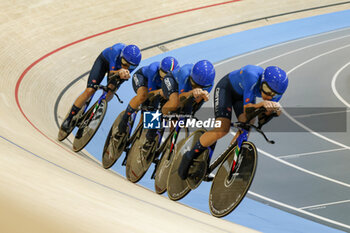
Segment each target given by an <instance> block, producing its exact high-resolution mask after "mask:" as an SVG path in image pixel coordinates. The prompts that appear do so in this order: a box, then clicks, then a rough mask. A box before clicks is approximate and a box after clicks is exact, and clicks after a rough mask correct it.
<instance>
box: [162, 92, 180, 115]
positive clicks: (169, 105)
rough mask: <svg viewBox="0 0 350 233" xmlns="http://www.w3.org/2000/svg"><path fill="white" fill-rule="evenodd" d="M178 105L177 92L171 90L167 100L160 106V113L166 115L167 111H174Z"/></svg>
mask: <svg viewBox="0 0 350 233" xmlns="http://www.w3.org/2000/svg"><path fill="white" fill-rule="evenodd" d="M179 105H180V99H179V93H177V92H173V93H172V94H171V95H170V96H169V100H168V101H167V102H166V103H165V104H164V106H163V107H162V113H163V114H164V115H168V114H169V112H172V111H176V110H177V108H178V107H179Z"/></svg>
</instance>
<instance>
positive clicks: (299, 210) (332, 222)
mask: <svg viewBox="0 0 350 233" xmlns="http://www.w3.org/2000/svg"><path fill="white" fill-rule="evenodd" d="M248 193H249V194H250V195H252V196H255V197H258V198H260V199H263V200H266V201H268V202H271V203H274V204H276V205H279V206H282V207H284V208H287V209H290V210H293V211H295V212H299V213H302V214H305V215H308V216H311V217H313V218H316V219H319V220H322V221H325V222H328V223H331V224H334V225H337V226H341V227H344V228H347V229H350V226H349V225H346V224H344V223H341V222H337V221H334V220H331V219H328V218H325V217H322V216H319V215H316V214H313V213H310V212H308V211H305V210H303V209H299V208H295V207H293V206H290V205H287V204H284V203H282V202H279V201H275V200H273V199H270V198H268V197H265V196H262V195H260V194H257V193H254V192H252V191H248Z"/></svg>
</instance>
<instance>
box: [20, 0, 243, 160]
mask: <svg viewBox="0 0 350 233" xmlns="http://www.w3.org/2000/svg"><path fill="white" fill-rule="evenodd" d="M239 1H242V0H232V1H226V2H220V3H215V4H211V5H207V6H201V7H196V8H192V9H188V10H183V11H178V12H174V13H170V14H166V15H161V16H158V17H153V18H149V19H145V20H141V21H137V22H134V23H130V24H126V25H123V26H120V27H116V28H113V29H110V30H107V31H104V32H100V33H97V34H94V35H91V36H88V37H85V38H83V39H80V40H77V41H74V42H72V43H69V44H66V45H64V46H61V47H59V48H57V49H55V50H53V51H51V52H49V53H48V54H45V55H44V56H42V57H41V58H39V59H38V60H36V61H35V62H33V63H32V64H30V65H29V66H28V67H27V68H26V69H25V70H24V71H23V73H22V74H21V76H20V77H19V79H18V80H17V83H16V87H15V97H16V103H17V107H18V109H19V110H20V112H21V113H22V115H23V116H24V118H25V119H26V120H27V121H28V122H29V123H30V124H31V125H32V126H33V127H34V129H36V130H37V131H38V132H39V133H41V134H42V135H43V136H44V137H46V138H47V139H49V140H50V141H51V142H53V143H55V144H56V145H58V146H60V147H61V148H63V149H64V150H66V151H68V152H70V153H73V152H72V151H71V150H68V149H67V148H66V147H64V146H62V145H61V144H59V143H57V142H56V141H55V140H53V139H51V138H50V137H48V136H47V135H46V134H44V133H43V132H42V131H41V130H40V129H38V128H37V127H36V126H35V125H34V124H33V123H32V122H31V121H30V120H29V118H28V117H27V115H26V114H25V113H24V111H23V109H22V107H21V104H20V102H19V97H18V94H19V87H20V85H21V82H22V81H23V78H24V76H25V75H26V74H27V73H28V72H29V71H30V70H31V69H32V68H33V67H34V66H35V65H37V64H38V63H39V62H41V61H42V60H44V59H46V58H47V57H49V56H51V55H52V54H55V53H57V52H59V51H60V50H63V49H65V48H67V47H70V46H72V45H75V44H78V43H80V42H82V41H85V40H88V39H91V38H94V37H97V36H101V35H104V34H107V33H110V32H113V31H117V30H120V29H123V28H128V27H131V26H134V25H138V24H142V23H146V22H150V21H154V20H158V19H162V18H167V17H171V16H174V15H179V14H184V13H188V12H192V11H197V10H202V9H205V8H211V7H215V6H220V5H226V4H230V3H234V2H239ZM74 154H75V153H74Z"/></svg>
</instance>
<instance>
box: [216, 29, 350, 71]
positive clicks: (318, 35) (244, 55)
mask: <svg viewBox="0 0 350 233" xmlns="http://www.w3.org/2000/svg"><path fill="white" fill-rule="evenodd" d="M346 30H350V29H349V28H342V29H339V30H335V31H330V32H325V33H322V34H317V35H313V36H309V37H303V38H299V39H295V40H291V41H287V42H283V43H280V44H276V45H272V46H268V47H265V48H261V49H258V50H254V51H252V52H248V53H244V54H241V55H239V56H236V57H232V58H229V59H227V60H223V61H221V62H218V63H215V66H220V65H222V64H225V63H227V62H230V61H233V60H237V59H239V58H242V57H246V56H249V55H252V54H255V53H259V52H262V51H265V50H269V49H271V48H276V47H280V46H284V45H286V44H291V43H294V42H298V41H302V40H307V39H311V38H315V37H321V36H324V35H328V34H334V33H338V32H342V31H346ZM337 38H338V37H337ZM330 40H333V39H330ZM317 44H318V43H317ZM288 54H289V52H288ZM269 60H270V59H269Z"/></svg>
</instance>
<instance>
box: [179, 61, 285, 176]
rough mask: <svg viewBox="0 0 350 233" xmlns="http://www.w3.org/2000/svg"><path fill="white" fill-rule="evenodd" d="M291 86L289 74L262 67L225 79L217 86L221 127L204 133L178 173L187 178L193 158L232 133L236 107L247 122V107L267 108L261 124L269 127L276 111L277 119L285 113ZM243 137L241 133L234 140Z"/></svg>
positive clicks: (218, 119) (233, 72) (216, 105)
mask: <svg viewBox="0 0 350 233" xmlns="http://www.w3.org/2000/svg"><path fill="white" fill-rule="evenodd" d="M287 87H288V77H287V75H286V72H285V71H283V70H282V69H280V68H279V67H276V66H269V67H267V68H266V69H265V70H264V69H263V68H262V67H259V66H253V65H247V66H244V67H243V68H241V69H239V70H235V71H232V72H231V73H229V74H227V75H226V76H224V77H223V78H222V79H221V80H220V81H219V82H218V84H217V85H216V87H215V94H214V109H215V118H216V120H217V121H221V127H220V128H215V129H213V130H211V131H208V132H206V133H204V134H203V135H202V136H201V137H200V139H199V141H198V142H197V143H196V145H195V146H194V148H193V149H192V150H190V151H188V152H186V153H185V154H184V156H183V158H182V161H181V164H180V167H179V170H178V173H179V176H180V177H181V178H182V179H186V178H187V175H188V170H189V168H190V166H191V164H192V161H193V159H195V158H197V157H198V156H199V155H200V154H201V153H202V152H203V151H205V150H206V149H207V148H208V147H209V146H211V145H213V144H214V143H215V142H216V141H217V140H218V139H220V138H222V137H224V136H225V135H226V134H227V133H228V132H229V130H230V123H231V116H232V108H233V110H234V112H235V115H236V117H237V119H238V121H241V122H245V121H246V119H247V117H246V108H248V107H254V108H260V107H265V108H266V110H267V112H266V113H265V114H263V116H262V117H261V118H260V119H259V124H261V125H262V124H266V123H267V122H268V121H269V120H271V118H272V113H273V112H276V113H277V116H278V115H280V114H281V110H280V105H279V103H278V101H279V100H280V99H281V98H282V95H283V93H284V92H285V91H286V89H287ZM256 97H261V98H262V99H263V101H262V102H260V103H256ZM239 134H240V132H237V134H236V135H235V137H234V139H233V141H235V139H236V138H237V137H238V136H239ZM233 141H232V142H233Z"/></svg>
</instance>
